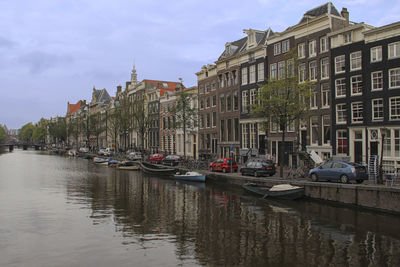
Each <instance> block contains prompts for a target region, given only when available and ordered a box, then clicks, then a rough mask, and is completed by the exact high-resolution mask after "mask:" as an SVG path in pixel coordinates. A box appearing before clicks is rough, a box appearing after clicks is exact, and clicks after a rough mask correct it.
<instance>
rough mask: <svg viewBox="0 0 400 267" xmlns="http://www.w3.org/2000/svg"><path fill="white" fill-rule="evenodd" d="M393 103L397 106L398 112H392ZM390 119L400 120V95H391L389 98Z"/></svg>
mask: <svg viewBox="0 0 400 267" xmlns="http://www.w3.org/2000/svg"><path fill="white" fill-rule="evenodd" d="M393 104H395V105H396V106H397V108H396V109H397V112H396V114H393V113H392V108H393ZM389 120H391V121H398V120H400V97H399V96H396V97H391V98H389Z"/></svg>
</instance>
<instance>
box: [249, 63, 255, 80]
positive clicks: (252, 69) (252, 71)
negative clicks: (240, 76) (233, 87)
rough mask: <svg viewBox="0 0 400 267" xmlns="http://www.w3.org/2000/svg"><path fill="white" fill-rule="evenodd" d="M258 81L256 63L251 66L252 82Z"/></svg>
mask: <svg viewBox="0 0 400 267" xmlns="http://www.w3.org/2000/svg"><path fill="white" fill-rule="evenodd" d="M255 82H256V65H251V66H250V83H255Z"/></svg>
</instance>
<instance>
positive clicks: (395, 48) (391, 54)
mask: <svg viewBox="0 0 400 267" xmlns="http://www.w3.org/2000/svg"><path fill="white" fill-rule="evenodd" d="M398 57H400V42H395V43H391V44H388V59H393V58H398Z"/></svg>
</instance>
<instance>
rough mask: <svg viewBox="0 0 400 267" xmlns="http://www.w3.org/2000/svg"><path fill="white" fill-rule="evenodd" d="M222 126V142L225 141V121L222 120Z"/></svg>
mask: <svg viewBox="0 0 400 267" xmlns="http://www.w3.org/2000/svg"><path fill="white" fill-rule="evenodd" d="M219 126H220V134H221V135H220V139H221V141H225V121H224V120H221V124H220V125H219Z"/></svg>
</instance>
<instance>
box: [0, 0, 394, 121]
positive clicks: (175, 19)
mask: <svg viewBox="0 0 400 267" xmlns="http://www.w3.org/2000/svg"><path fill="white" fill-rule="evenodd" d="M324 3H326V1H317V0H300V1H299V0H286V1H278V0H248V1H243V0H180V1H179V0H142V1H138V0H0V29H1V30H0V99H1V105H0V124H6V125H7V127H8V128H20V127H21V126H22V125H24V124H25V123H28V122H34V123H35V122H37V121H39V119H40V118H42V117H44V118H50V117H54V116H56V115H61V116H64V115H65V113H66V111H67V102H68V101H70V102H71V103H76V102H77V101H78V100H79V99H86V100H87V101H90V99H91V93H92V88H93V86H95V87H96V88H97V89H102V88H106V89H107V90H108V92H109V93H110V95H114V94H115V91H116V89H115V88H116V86H117V85H124V84H125V82H126V81H128V80H130V72H131V70H132V65H133V63H134V62H135V64H136V70H137V73H138V79H139V80H143V79H155V80H167V81H178V78H179V77H181V78H183V81H184V84H185V85H186V86H192V85H195V84H196V75H195V72H197V71H199V70H200V69H201V66H203V65H204V64H207V63H213V62H214V61H215V60H217V58H218V56H219V55H220V54H221V52H222V51H223V50H224V47H225V43H226V42H228V41H235V40H238V39H240V38H242V37H244V36H245V35H244V34H243V31H242V30H243V29H248V28H253V29H258V30H265V29H267V28H268V27H271V28H272V30H273V31H283V30H284V29H285V28H287V27H288V26H291V25H294V24H296V23H298V22H299V20H300V18H301V17H302V15H303V13H305V12H306V11H307V10H309V9H312V8H313V7H316V6H319V5H321V4H324ZM333 4H334V5H335V6H336V8H337V9H338V11H339V12H340V10H341V9H342V7H347V9H348V11H349V12H350V20H352V21H355V22H362V21H363V22H365V23H368V24H371V25H373V26H382V25H385V24H389V23H392V22H396V21H400V1H399V0H347V1H346V0H344V1H334V2H333Z"/></svg>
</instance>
